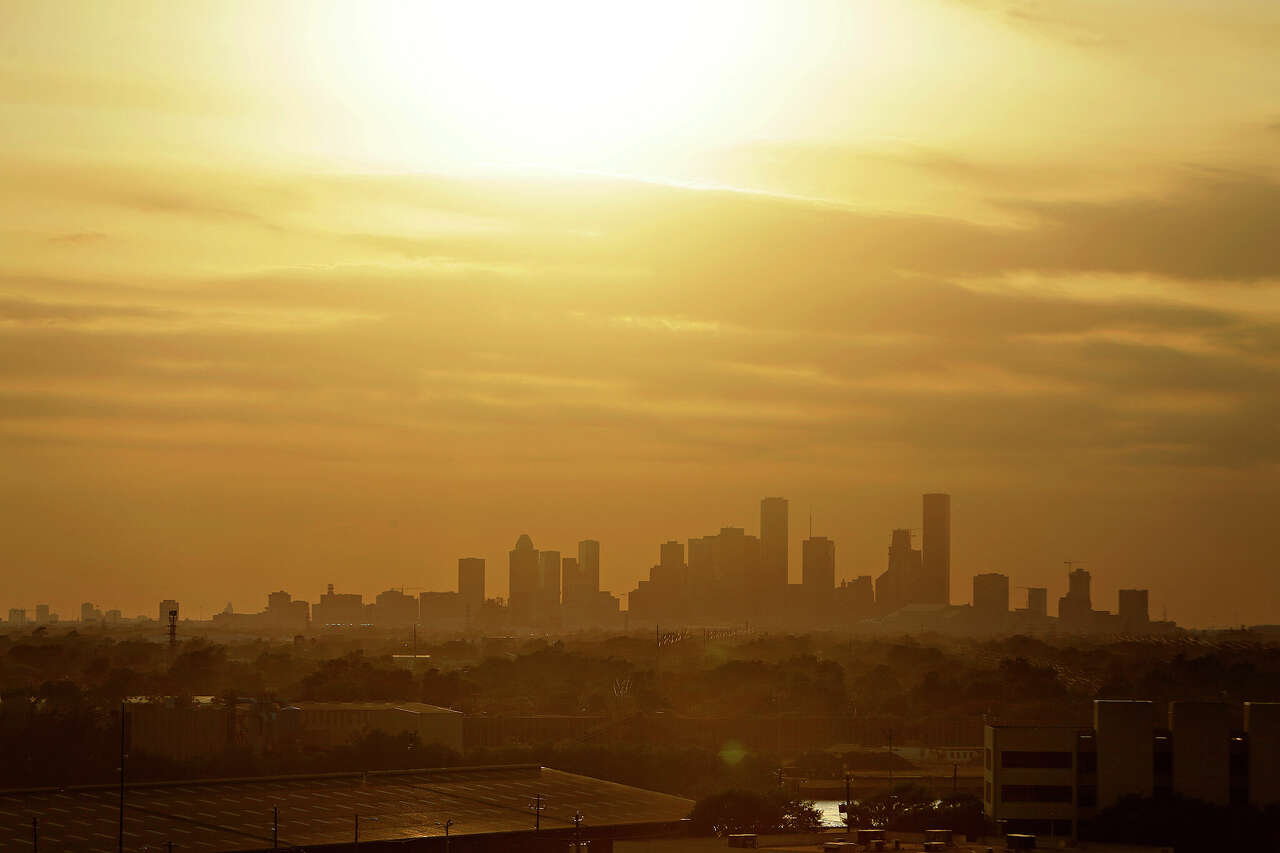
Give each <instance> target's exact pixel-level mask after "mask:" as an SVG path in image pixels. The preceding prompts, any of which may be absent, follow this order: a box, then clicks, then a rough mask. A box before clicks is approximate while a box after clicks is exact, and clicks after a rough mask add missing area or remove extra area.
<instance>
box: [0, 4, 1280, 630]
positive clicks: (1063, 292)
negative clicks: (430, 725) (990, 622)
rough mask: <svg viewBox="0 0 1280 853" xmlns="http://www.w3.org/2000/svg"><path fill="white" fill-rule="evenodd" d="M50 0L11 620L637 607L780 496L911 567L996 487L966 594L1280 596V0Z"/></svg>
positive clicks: (12, 202)
mask: <svg viewBox="0 0 1280 853" xmlns="http://www.w3.org/2000/svg"><path fill="white" fill-rule="evenodd" d="M0 16H2V17H3V20H4V22H3V26H0V561H2V562H0V571H2V572H3V579H4V584H3V588H4V592H5V595H4V601H0V607H12V606H25V607H28V608H30V607H33V606H34V604H35V603H36V602H37V601H50V602H52V603H53V604H54V607H55V609H56V610H59V611H61V612H62V613H63V615H64V616H73V615H74V610H75V608H77V607H78V605H79V603H80V602H81V601H83V600H92V601H95V602H97V603H98V604H99V605H100V606H103V607H110V606H119V607H123V608H124V609H125V610H126V612H132V611H145V612H148V613H153V612H154V608H155V604H154V603H155V601H157V600H158V599H159V598H161V597H166V596H174V597H177V598H179V599H180V600H182V602H183V605H184V609H185V610H186V611H187V612H188V613H191V614H193V615H196V614H199V613H200V612H201V611H203V612H204V613H205V614H206V615H207V614H208V613H209V612H212V611H214V610H218V609H221V607H222V606H223V605H224V604H225V603H226V602H227V600H228V599H230V600H231V601H233V602H234V603H235V606H236V608H237V609H238V610H256V609H259V608H260V607H261V606H263V605H264V603H265V596H266V593H267V592H268V591H270V590H273V589H277V588H281V587H283V588H285V589H288V590H290V591H291V592H293V593H294V594H295V595H299V596H303V597H306V598H308V599H310V600H313V601H314V600H315V599H316V597H317V596H318V594H319V593H320V592H321V591H322V589H323V584H324V583H326V582H334V583H336V584H337V585H338V586H339V588H341V589H348V590H354V591H361V592H364V593H366V594H370V595H371V594H373V593H376V592H378V591H380V590H382V589H385V588H387V587H388V586H401V585H404V586H412V587H435V588H452V584H453V581H454V578H455V570H456V569H455V566H456V559H457V557H459V556H462V555H477V556H483V557H486V558H488V560H489V586H490V591H491V594H505V591H506V551H507V549H509V548H510V547H511V546H512V544H513V543H514V542H515V540H516V537H517V536H518V535H519V534H520V533H522V532H528V533H529V534H530V535H531V536H532V537H533V540H534V542H535V544H536V545H537V546H538V547H546V548H558V549H560V550H562V551H564V552H565V553H566V554H568V553H572V552H573V551H574V549H575V547H576V546H575V543H576V542H577V540H579V539H583V538H588V537H591V538H596V539H599V540H601V541H602V542H603V558H602V561H603V569H602V578H603V583H604V585H605V586H607V587H609V588H611V589H612V590H613V591H614V592H626V591H628V590H630V589H631V588H632V587H633V586H634V582H635V580H636V578H637V577H640V576H642V575H643V574H644V573H645V572H646V571H647V569H648V567H649V566H650V565H651V564H652V563H654V562H656V560H657V556H658V543H659V542H660V541H663V540H666V539H668V538H678V539H681V540H683V539H687V538H689V537H691V536H696V535H702V534H705V533H711V532H714V531H716V530H718V529H719V528H720V527H721V526H725V525H730V524H733V525H737V526H745V527H746V528H747V529H748V531H750V532H755V531H756V530H757V527H758V511H759V510H758V501H759V498H760V497H762V496H764V495H766V494H781V495H784V496H787V497H789V498H790V499H791V507H792V521H793V523H792V530H791V535H792V558H791V562H792V578H793V580H798V577H799V542H800V539H802V538H803V535H804V534H805V531H806V529H807V514H808V509H809V507H810V506H812V507H813V508H814V512H815V515H816V521H815V532H817V533H820V534H827V535H830V536H832V537H833V538H835V539H836V541H837V550H836V563H837V576H843V577H852V576H854V575H860V574H879V573H880V572H881V571H883V569H884V565H885V549H886V548H887V545H888V540H889V531H890V529H891V528H893V527H918V526H919V524H920V507H919V496H920V493H922V492H926V491H948V492H950V493H951V494H952V495H953V530H954V533H953V555H952V567H953V578H952V589H953V600H955V601H957V602H966V601H968V600H969V592H970V589H971V587H970V578H971V576H972V575H973V574H974V573H975V572H979V571H1001V572H1006V573H1008V574H1010V575H1011V576H1012V578H1013V581H1012V583H1013V584H1014V585H1015V586H1038V585H1047V586H1049V587H1050V595H1051V597H1054V598H1056V597H1057V596H1058V595H1060V594H1062V593H1063V592H1064V591H1065V569H1064V568H1063V566H1062V561H1064V560H1068V559H1070V560H1076V561H1079V562H1082V563H1084V564H1085V565H1086V567H1088V568H1089V569H1090V570H1091V571H1093V573H1094V578H1095V581H1094V592H1095V594H1094V602H1095V606H1097V607H1100V608H1109V609H1114V607H1115V590H1116V589H1117V588H1120V587H1130V586H1139V587H1150V588H1151V590H1152V593H1151V598H1152V609H1153V615H1156V616H1158V615H1159V614H1160V612H1161V609H1162V608H1164V607H1167V608H1168V613H1169V615H1170V616H1171V617H1173V618H1175V619H1178V620H1179V621H1181V622H1183V623H1189V624H1225V623H1233V622H1235V623H1238V622H1265V621H1271V622H1280V613H1277V608H1276V602H1277V601H1280V525H1278V524H1277V521H1276V517H1277V515H1278V514H1280V424H1278V421H1280V290H1278V289H1277V288H1278V285H1280V100H1278V99H1277V92H1280V62H1277V61H1276V57H1277V55H1280V4H1277V3H1275V2H1270V0H1257V2H1243V0H1204V2H1189V0H1181V1H1179V0H1124V1H1123V2H1122V0H1072V2H1067V0H1060V2H1055V0H1041V1H1040V2H1036V0H1022V2H1015V1H1014V0H1008V2H1004V1H1003V0H987V2H983V0H972V2H960V0H949V1H948V0H894V2H882V0H876V2H871V1H870V0H868V2H854V0H839V2H831V3H817V2H814V3H801V2H794V0H784V2H777V3H746V2H726V3H699V4H694V3H689V2H679V3H669V4H664V3H655V2H645V3H636V4H634V5H630V6H624V5H622V4H613V3H599V2H581V3H554V2H539V3H528V2H522V3H517V2H512V3H509V4H505V3H494V4H484V3H478V2H468V3H458V4H449V5H441V6H439V7H435V6H428V5H425V4H417V3H407V2H406V3H383V4H376V3H370V2H360V3H355V2H352V3H343V4H338V3H332V4H324V3H318V2H297V3H266V2H244V3H229V2H217V3H212V2H211V3H197V2H183V3H172V2H154V3H110V4H107V3H94V2H85V3H67V2H49V0H41V1H40V2H32V3H19V2H12V0H6V1H5V2H2V3H0ZM1022 596H1023V594H1022V593H1021V592H1020V591H1019V590H1016V589H1015V590H1014V599H1015V604H1019V605H1020V604H1021V602H1022Z"/></svg>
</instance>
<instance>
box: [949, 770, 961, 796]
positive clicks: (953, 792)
mask: <svg viewBox="0 0 1280 853" xmlns="http://www.w3.org/2000/svg"><path fill="white" fill-rule="evenodd" d="M959 772H960V765H958V764H952V765H951V796H953V797H954V796H955V795H956V790H957V786H958V785H959V783H960V782H959V779H958V778H957V777H958V774H959Z"/></svg>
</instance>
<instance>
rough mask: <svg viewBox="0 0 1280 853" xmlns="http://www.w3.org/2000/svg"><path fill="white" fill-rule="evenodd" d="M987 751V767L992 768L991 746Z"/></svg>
mask: <svg viewBox="0 0 1280 853" xmlns="http://www.w3.org/2000/svg"><path fill="white" fill-rule="evenodd" d="M986 752H987V769H988V770H990V769H991V747H987V749H986ZM988 799H989V798H988Z"/></svg>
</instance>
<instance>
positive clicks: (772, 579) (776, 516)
mask: <svg viewBox="0 0 1280 853" xmlns="http://www.w3.org/2000/svg"><path fill="white" fill-rule="evenodd" d="M787 527H788V526H787V499H786V498H765V499H764V500H762V501H760V559H761V566H760V570H761V580H762V582H763V584H764V586H765V588H766V589H767V590H769V591H771V592H773V594H776V595H781V594H782V591H783V590H784V589H786V586H787V581H788V580H789V578H788V576H787V553H788V552H787V548H788V540H787ZM834 584H835V581H834V580H833V581H832V585H834Z"/></svg>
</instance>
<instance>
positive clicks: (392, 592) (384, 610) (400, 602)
mask: <svg viewBox="0 0 1280 853" xmlns="http://www.w3.org/2000/svg"><path fill="white" fill-rule="evenodd" d="M372 609H373V614H372V618H371V619H368V620H366V621H369V622H372V623H373V624H374V625H377V626H378V627H380V628H408V627H409V626H411V625H413V624H414V623H416V622H417V621H418V600H417V599H416V598H414V597H413V596H412V595H408V594H406V593H405V591H404V590H402V589H388V590H385V591H383V592H380V593H378V595H377V596H376V597H375V598H374V600H373V608H372Z"/></svg>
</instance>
